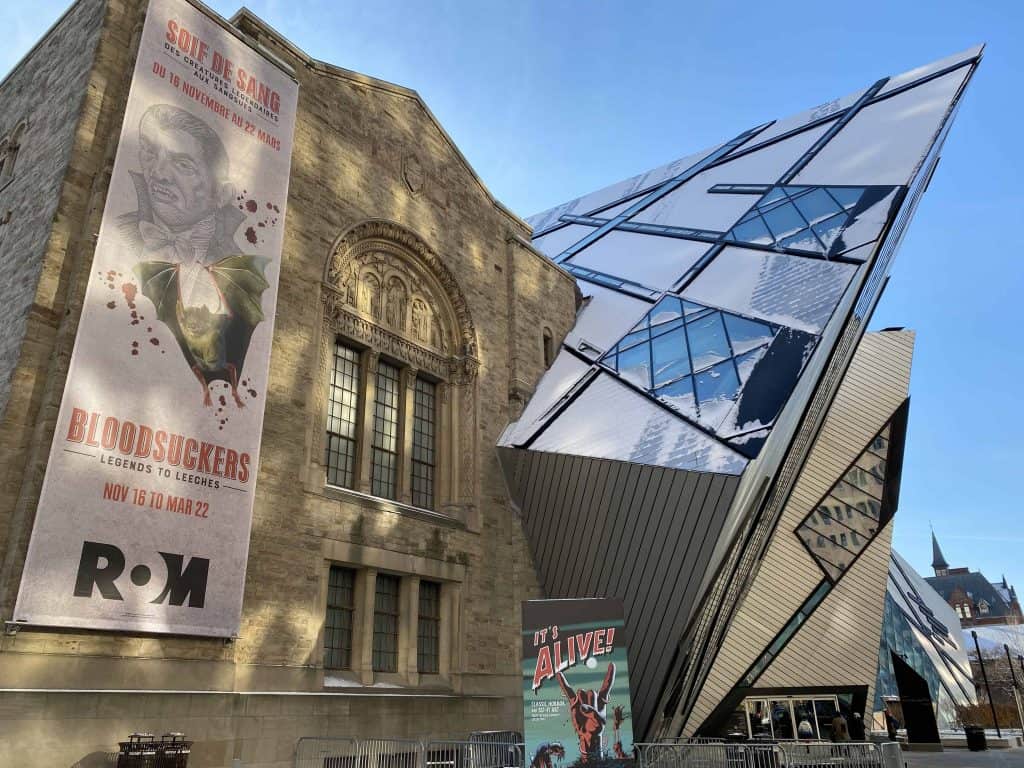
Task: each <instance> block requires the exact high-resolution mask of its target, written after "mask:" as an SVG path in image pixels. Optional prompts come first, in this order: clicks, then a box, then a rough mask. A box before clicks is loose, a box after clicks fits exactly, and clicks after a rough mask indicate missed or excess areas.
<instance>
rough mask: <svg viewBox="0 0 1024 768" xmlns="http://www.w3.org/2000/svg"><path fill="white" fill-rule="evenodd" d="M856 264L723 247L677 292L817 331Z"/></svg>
mask: <svg viewBox="0 0 1024 768" xmlns="http://www.w3.org/2000/svg"><path fill="white" fill-rule="evenodd" d="M856 270H857V267H856V266H854V265H853V264H841V263H838V262H828V261H823V260H820V259H807V258H802V257H800V256H789V255H787V254H784V253H777V254H776V253H768V252H764V251H753V250H750V249H744V248H736V247H727V248H725V249H724V250H723V251H722V252H721V253H720V254H718V257H717V258H715V260H714V261H712V262H711V263H710V264H708V266H707V267H706V268H705V269H704V270H702V271H701V273H700V274H699V275H697V278H696V279H695V280H694V281H693V282H692V283H691V284H690V285H689V286H687V288H686V292H685V294H684V295H683V298H684V299H688V300H690V301H694V302H697V303H700V304H704V305H709V306H714V307H721V308H722V309H725V310H731V311H733V312H736V313H737V314H740V315H746V316H747V317H755V318H760V319H763V320H766V321H769V322H772V323H776V324H779V325H785V326H788V327H790V328H799V329H800V330H802V331H806V332H808V333H813V334H818V333H821V331H822V329H823V328H824V327H825V323H827V322H828V319H829V317H830V316H831V315H832V311H833V310H834V309H835V306H836V304H837V303H838V302H839V299H840V297H841V296H842V294H843V291H845V290H846V286H847V285H848V284H849V282H850V278H851V277H852V276H853V273H854V272H855V271H856Z"/></svg>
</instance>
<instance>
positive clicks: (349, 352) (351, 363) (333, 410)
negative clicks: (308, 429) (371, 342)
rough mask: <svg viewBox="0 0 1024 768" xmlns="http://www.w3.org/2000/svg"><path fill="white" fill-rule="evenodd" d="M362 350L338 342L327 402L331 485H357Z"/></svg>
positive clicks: (328, 456) (327, 444)
mask: <svg viewBox="0 0 1024 768" xmlns="http://www.w3.org/2000/svg"><path fill="white" fill-rule="evenodd" d="M361 369H362V366H361V364H360V362H359V353H358V352H357V351H356V350H354V349H350V348H349V347H346V346H344V345H343V344H340V343H336V344H335V345H334V370H333V372H332V375H331V381H330V388H329V389H330V391H329V392H328V405H327V441H326V448H325V452H326V456H325V458H324V465H325V466H326V467H327V483H328V485H337V486H340V487H342V488H354V487H355V466H356V439H357V435H358V433H359V386H360V385H359V380H360V378H361V375H362V371H361Z"/></svg>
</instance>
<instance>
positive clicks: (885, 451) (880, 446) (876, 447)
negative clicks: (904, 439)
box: [868, 424, 889, 459]
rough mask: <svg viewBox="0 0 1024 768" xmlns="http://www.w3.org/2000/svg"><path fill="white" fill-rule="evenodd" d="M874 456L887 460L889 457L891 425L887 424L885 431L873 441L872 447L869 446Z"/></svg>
mask: <svg viewBox="0 0 1024 768" xmlns="http://www.w3.org/2000/svg"><path fill="white" fill-rule="evenodd" d="M868 450H870V451H871V452H872V453H873V454H875V455H876V456H878V457H879V458H882V459H884V458H887V457H888V455H889V425H888V424H886V426H885V429H883V430H882V431H881V432H879V433H878V436H877V437H876V438H875V439H874V440H872V441H871V445H869V446H868Z"/></svg>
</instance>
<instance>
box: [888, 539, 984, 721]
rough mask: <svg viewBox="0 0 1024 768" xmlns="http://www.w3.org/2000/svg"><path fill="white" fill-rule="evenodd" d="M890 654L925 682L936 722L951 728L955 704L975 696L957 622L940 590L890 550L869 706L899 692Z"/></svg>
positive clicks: (972, 699) (889, 698) (969, 666)
mask: <svg viewBox="0 0 1024 768" xmlns="http://www.w3.org/2000/svg"><path fill="white" fill-rule="evenodd" d="M894 655H895V656H898V657H899V658H900V659H902V660H903V661H905V662H906V663H907V664H908V665H909V666H910V667H911V668H912V669H913V670H914V671H915V672H916V673H917V674H919V675H920V676H921V677H922V678H923V679H924V680H925V682H927V684H928V693H929V695H930V697H931V703H932V706H933V708H934V709H935V716H936V721H937V723H938V726H939V728H940V729H949V728H953V727H954V726H955V724H956V721H957V718H956V707H957V706H958V705H970V704H973V703H974V702H975V700H976V695H975V687H974V681H973V678H972V676H971V664H970V660H969V658H968V655H967V648H966V643H965V640H964V636H963V633H962V631H961V629H960V622H959V621H958V620H957V617H956V614H955V613H954V611H953V609H952V608H951V607H950V606H949V605H948V604H947V603H946V601H945V600H944V599H943V598H942V596H941V595H939V594H938V593H937V592H935V591H934V590H933V589H932V588H931V586H930V585H929V584H928V583H927V582H926V581H925V580H924V579H923V578H921V576H920V575H919V574H918V573H917V572H916V571H915V570H914V569H913V568H912V567H911V566H910V565H909V564H908V563H907V562H906V561H905V560H904V559H903V558H902V557H900V555H899V554H898V553H897V552H895V551H894V552H893V553H892V555H891V558H890V563H889V580H888V588H887V590H886V595H885V614H884V618H883V623H882V636H881V641H880V643H879V649H878V679H877V681H876V683H875V701H874V711H875V712H882V711H884V710H885V709H887V708H888V707H887V702H892V701H895V700H897V699H898V698H899V694H900V692H899V687H898V685H897V683H896V675H895V671H894V669H893V656H894Z"/></svg>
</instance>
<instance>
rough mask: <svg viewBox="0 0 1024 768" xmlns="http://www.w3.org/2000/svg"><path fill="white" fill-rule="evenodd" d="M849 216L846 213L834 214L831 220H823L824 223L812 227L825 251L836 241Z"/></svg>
mask: <svg viewBox="0 0 1024 768" xmlns="http://www.w3.org/2000/svg"><path fill="white" fill-rule="evenodd" d="M848 218H849V215H848V214H847V213H846V212H843V213H839V214H836V215H835V216H833V217H832V218H831V219H825V221H821V222H818V223H817V224H815V225H814V227H813V229H814V234H816V235H817V236H818V237H819V238H820V239H821V242H822V244H823V245H824V246H825V249H826V250H827V249H829V248H831V247H832V243H834V242H835V241H836V238H838V237H839V235H840V234H841V233H842V231H843V227H844V226H845V225H846V220H847V219H848Z"/></svg>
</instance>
